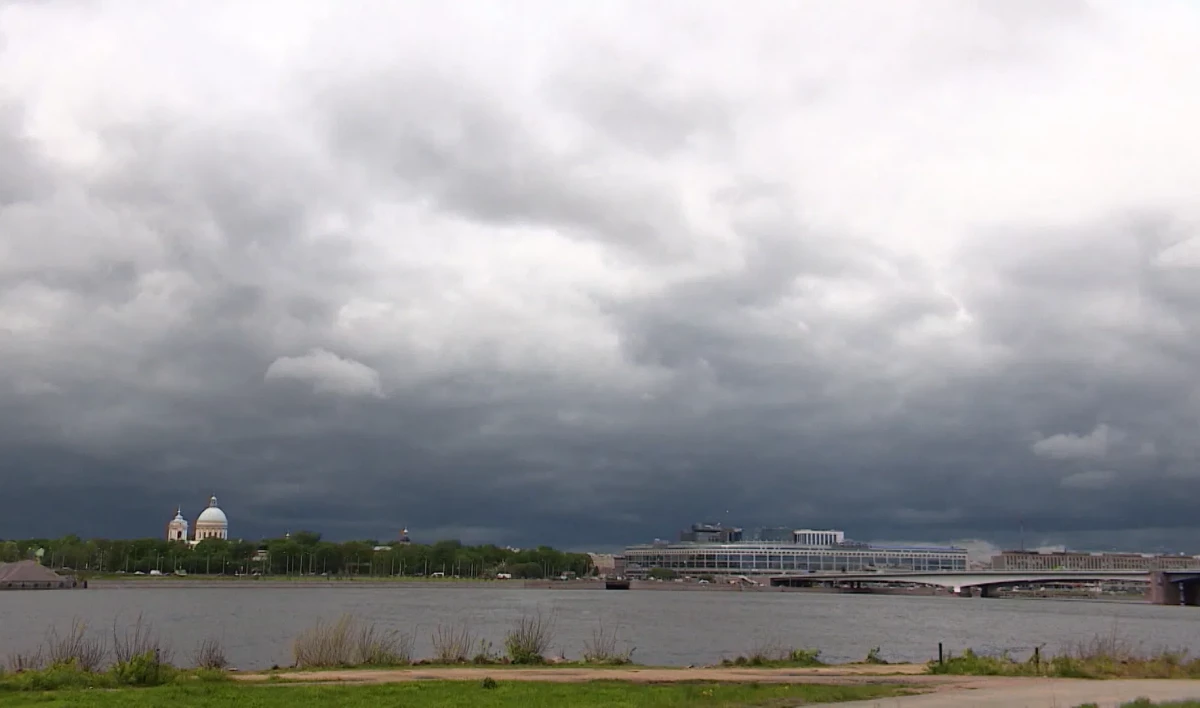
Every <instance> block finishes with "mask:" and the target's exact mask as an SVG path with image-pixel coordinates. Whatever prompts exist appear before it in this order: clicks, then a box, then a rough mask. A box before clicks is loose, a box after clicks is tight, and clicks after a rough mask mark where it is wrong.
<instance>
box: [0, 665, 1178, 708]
mask: <svg viewBox="0 0 1200 708" xmlns="http://www.w3.org/2000/svg"><path fill="white" fill-rule="evenodd" d="M919 669H924V667H923V666H918V665H905V666H891V667H879V666H854V667H822V668H814V669H806V668H799V669H746V668H704V669H654V668H640V667H625V668H607V669H600V668H597V669H579V668H558V669H555V668H544V667H537V668H525V667H510V668H506V669H500V668H499V667H434V668H415V669H386V670H336V671H310V672H269V673H256V674H244V675H238V674H233V675H231V678H226V679H209V680H199V679H197V678H195V677H182V678H181V679H180V680H177V681H176V682H175V683H172V684H171V685H166V686H159V687H152V688H117V689H109V690H104V691H96V690H70V689H67V690H54V691H47V692H36V693H23V692H10V691H5V692H3V693H0V703H3V705H4V706H5V707H6V708H34V707H35V706H47V705H53V706H64V707H65V706H91V707H95V708H108V707H110V706H111V707H112V708H117V707H118V706H119V707H121V708H140V707H142V706H146V707H150V706H160V705H171V706H176V707H177V708H208V707H209V706H214V707H215V706H226V705H232V704H235V703H249V704H253V705H255V706H258V707H259V708H275V707H276V706H278V707H279V708H283V707H285V706H287V707H289V708H290V706H295V705H323V706H334V705H336V706H339V707H342V706H347V707H349V708H355V707H357V706H364V707H365V706H375V705H404V706H409V707H410V708H433V707H435V706H436V707H438V708H441V707H444V706H451V705H471V706H479V707H481V708H510V707H511V708H518V707H519V708H527V707H528V708H538V707H540V706H545V707H547V708H548V707H549V706H560V705H570V706H575V707H579V708H591V707H593V706H597V707H598V706H610V705H637V706H646V707H662V708H676V707H679V708H682V707H683V706H740V707H743V708H752V707H764V708H765V707H767V706H779V705H839V706H843V707H844V708H868V707H870V708H878V706H880V705H887V706H894V707H895V708H950V707H954V708H957V707H958V706H962V705H970V706H973V708H1011V707H1012V706H1023V707H1025V708H1051V707H1054V708H1069V707H1070V706H1082V705H1091V704H1094V705H1096V706H1098V707H1101V708H1105V707H1109V706H1112V707H1113V708H1116V707H1117V706H1124V705H1126V704H1128V703H1131V702H1133V701H1135V700H1137V699H1146V700H1150V701H1155V702H1161V701H1185V700H1195V699H1196V698H1197V696H1200V681H1192V680H1145V679H1142V680H1128V679H1113V680H1107V681H1086V680H1078V679H1049V678H1024V677H995V676H933V675H927V674H926V675H914V674H912V673H911V672H913V671H916V670H919ZM888 671H894V672H896V673H893V674H889V673H885V672H888ZM1141 705H1145V704H1139V706H1141Z"/></svg>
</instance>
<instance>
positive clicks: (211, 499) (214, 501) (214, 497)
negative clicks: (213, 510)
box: [208, 494, 217, 506]
mask: <svg viewBox="0 0 1200 708" xmlns="http://www.w3.org/2000/svg"><path fill="white" fill-rule="evenodd" d="M208 505H209V506H216V505H217V495H216V494H214V495H212V496H211V497H209V498H208Z"/></svg>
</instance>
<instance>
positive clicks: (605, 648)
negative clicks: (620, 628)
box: [583, 624, 634, 665]
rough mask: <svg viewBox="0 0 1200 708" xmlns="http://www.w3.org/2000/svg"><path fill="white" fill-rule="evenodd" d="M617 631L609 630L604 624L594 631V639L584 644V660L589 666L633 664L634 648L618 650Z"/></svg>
mask: <svg viewBox="0 0 1200 708" xmlns="http://www.w3.org/2000/svg"><path fill="white" fill-rule="evenodd" d="M617 635H618V632H617V630H609V629H608V628H607V627H605V626H604V625H603V624H601V625H599V626H597V627H596V628H595V629H593V630H592V638H591V639H590V640H588V641H585V642H584V643H583V660H584V661H585V662H587V663H589V664H612V665H621V664H631V663H633V651H634V649H633V647H629V648H628V649H625V650H624V651H622V650H620V649H618V648H617V644H618V640H619V638H618V636H617Z"/></svg>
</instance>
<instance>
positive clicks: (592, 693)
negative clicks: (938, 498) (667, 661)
mask: <svg viewBox="0 0 1200 708" xmlns="http://www.w3.org/2000/svg"><path fill="white" fill-rule="evenodd" d="M904 693H905V689H903V688H901V687H897V686H879V685H871V686H828V685H819V686H818V685H800V684H791V685H757V684H672V685H639V684H630V683H616V682H589V683H573V684H572V683H531V682H518V681H513V682H506V681H503V680H502V679H501V680H497V681H494V682H474V681H472V682H463V681H457V682H455V681H429V682H421V683H409V684H388V685H378V686H261V685H260V686H250V685H245V684H234V683H215V684H198V685H172V686H164V687H159V688H145V689H119V690H113V691H103V692H97V691H60V692H55V693H51V694H7V695H4V696H3V698H2V699H0V702H3V705H4V706H5V708H25V707H26V706H38V707H39V708H47V707H50V706H89V707H91V706H94V707H96V708H107V707H109V706H111V707H112V708H118V707H119V708H139V707H141V706H145V707H146V708H158V706H167V705H169V706H180V707H181V708H193V707H195V708H201V707H205V706H221V707H222V708H223V707H224V706H230V705H252V706H255V708H275V707H276V706H277V707H278V708H292V707H293V706H305V707H306V708H314V707H320V706H328V707H329V708H335V707H336V708H354V707H355V706H362V707H363V708H367V707H371V708H374V706H380V705H402V706H408V707H410V708H451V707H455V708H456V707H457V706H468V705H469V706H473V707H477V708H508V707H510V706H511V707H512V708H538V707H540V706H545V707H546V708H551V707H553V708H558V706H573V707H578V708H588V707H589V706H634V705H636V706H648V707H658V706H661V707H662V708H668V707H671V708H673V707H676V706H679V707H681V708H682V707H683V706H713V707H721V706H728V707H732V706H739V707H749V706H779V705H802V704H804V703H827V702H835V701H853V700H869V699H873V698H885V697H889V696H897V695H904Z"/></svg>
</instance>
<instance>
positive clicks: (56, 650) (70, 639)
mask: <svg viewBox="0 0 1200 708" xmlns="http://www.w3.org/2000/svg"><path fill="white" fill-rule="evenodd" d="M107 656H108V648H107V647H106V646H105V645H104V640H103V639H101V638H99V637H91V636H88V631H87V623H86V622H84V621H82V620H80V619H75V620H72V621H71V630H70V631H69V632H68V633H67V634H65V635H60V634H59V633H58V629H57V628H55V627H51V628H50V631H49V632H47V634H46V661H47V663H49V665H50V666H51V667H54V666H59V667H63V666H68V665H70V666H73V667H74V668H75V669H77V670H78V671H82V672H84V673H92V672H96V671H99V670H100V669H101V668H102V667H103V666H104V661H105V658H106V657H107Z"/></svg>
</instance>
